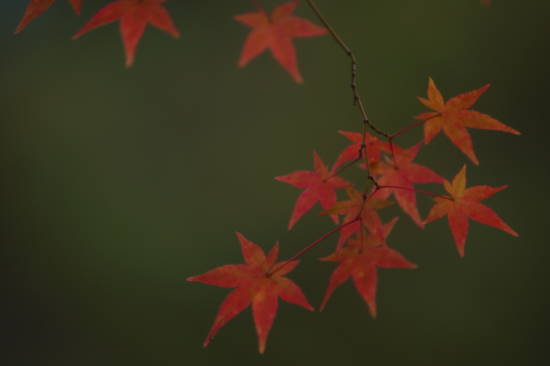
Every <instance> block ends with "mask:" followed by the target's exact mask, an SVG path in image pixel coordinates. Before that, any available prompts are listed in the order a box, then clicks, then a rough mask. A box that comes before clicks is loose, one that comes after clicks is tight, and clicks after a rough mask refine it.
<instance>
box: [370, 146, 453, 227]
mask: <svg viewBox="0 0 550 366" xmlns="http://www.w3.org/2000/svg"><path fill="white" fill-rule="evenodd" d="M421 146H422V143H418V144H416V145H414V146H413V147H411V148H409V149H403V148H400V147H399V146H397V145H395V144H394V155H393V157H394V158H393V161H392V160H390V159H387V160H386V162H385V163H380V164H379V165H378V169H377V173H379V174H380V175H381V176H380V178H377V182H378V184H379V185H380V186H381V187H382V189H380V190H379V191H378V192H376V197H377V198H379V199H387V198H388V197H389V196H390V195H391V194H393V195H394V196H395V199H396V200H397V203H398V204H399V207H401V209H402V210H403V211H404V212H405V213H406V214H407V215H409V216H410V217H411V218H412V219H413V221H414V222H415V223H416V224H417V225H418V226H420V227H424V224H423V222H422V219H420V214H419V213H418V208H417V206H416V192H415V188H414V183H433V182H436V183H442V182H443V181H444V179H443V178H442V177H440V176H439V175H438V174H437V173H435V172H433V171H432V170H431V169H429V168H427V167H425V166H423V165H420V164H416V163H413V162H412V161H413V160H414V158H415V157H416V155H417V154H418V152H419V151H420V147H421ZM384 186H389V187H390V188H384ZM392 186H394V187H400V188H391V187H392Z"/></svg>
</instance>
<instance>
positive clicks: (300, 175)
mask: <svg viewBox="0 0 550 366" xmlns="http://www.w3.org/2000/svg"><path fill="white" fill-rule="evenodd" d="M313 166H314V170H315V171H309V170H299V171H297V172H294V173H290V174H288V175H282V176H279V177H275V179H277V180H278V181H280V182H284V183H288V184H290V185H293V186H295V187H298V188H300V189H303V190H304V191H303V192H302V193H301V194H300V196H299V197H298V199H297V200H296V204H295V205H294V210H293V211H292V215H291V217H290V221H289V223H288V229H289V230H290V229H292V227H293V226H294V224H296V222H297V221H298V220H299V219H300V218H301V217H302V216H303V215H304V214H305V213H306V212H308V211H309V210H310V209H311V208H312V207H313V205H315V203H317V202H320V203H321V207H323V209H325V210H328V209H329V208H331V207H332V206H334V204H336V191H335V189H337V188H345V187H348V186H351V184H350V183H349V182H348V181H346V180H345V179H343V178H340V177H338V176H336V175H334V172H333V171H329V170H328V168H327V166H326V165H325V164H324V163H323V161H322V160H321V158H320V157H319V155H318V154H317V153H316V152H314V153H313ZM331 218H332V221H334V223H338V216H337V215H331Z"/></svg>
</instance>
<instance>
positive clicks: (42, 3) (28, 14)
mask: <svg viewBox="0 0 550 366" xmlns="http://www.w3.org/2000/svg"><path fill="white" fill-rule="evenodd" d="M54 2H55V0H31V1H30V2H29V5H27V8H26V9H25V13H24V14H23V19H21V22H19V25H18V26H17V29H16V30H15V34H17V33H19V32H21V31H22V30H23V29H25V27H27V25H28V24H29V23H30V22H31V21H32V20H33V19H34V18H36V17H37V16H39V15H40V14H42V13H43V12H45V11H46V10H48V9H49V8H50V6H52V4H53V3H54ZM69 2H70V3H71V5H72V6H73V9H74V12H75V13H77V14H80V8H81V6H82V0H69Z"/></svg>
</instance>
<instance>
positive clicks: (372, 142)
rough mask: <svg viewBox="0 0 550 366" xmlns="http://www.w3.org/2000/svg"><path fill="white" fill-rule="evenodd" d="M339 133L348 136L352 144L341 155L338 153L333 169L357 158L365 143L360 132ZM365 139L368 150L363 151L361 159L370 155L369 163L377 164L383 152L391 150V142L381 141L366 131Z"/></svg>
mask: <svg viewBox="0 0 550 366" xmlns="http://www.w3.org/2000/svg"><path fill="white" fill-rule="evenodd" d="M338 133H340V134H341V135H343V136H345V137H347V138H348V139H349V140H350V141H351V142H352V144H351V145H349V146H348V147H346V148H345V149H344V150H343V151H342V152H341V153H340V155H338V158H337V159H336V162H335V163H334V165H333V168H332V169H333V170H337V169H338V168H339V167H340V166H341V165H342V164H345V163H347V162H350V161H354V160H356V159H357V158H358V157H359V150H360V149H361V144H362V143H363V136H362V135H361V134H360V133H359V132H348V131H338ZM364 140H365V145H366V151H365V150H363V151H362V154H361V155H362V156H361V159H365V156H366V157H368V160H369V165H373V164H376V163H377V162H378V161H379V160H380V157H381V155H382V152H386V153H389V152H390V148H389V144H388V143H387V142H385V141H381V140H380V139H378V138H376V137H375V136H373V135H371V134H370V133H368V132H365V139H364Z"/></svg>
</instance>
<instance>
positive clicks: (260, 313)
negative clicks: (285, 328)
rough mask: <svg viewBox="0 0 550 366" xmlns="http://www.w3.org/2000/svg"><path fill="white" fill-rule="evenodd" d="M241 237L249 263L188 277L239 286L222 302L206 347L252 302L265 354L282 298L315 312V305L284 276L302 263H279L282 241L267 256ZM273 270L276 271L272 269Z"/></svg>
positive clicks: (261, 346)
mask: <svg viewBox="0 0 550 366" xmlns="http://www.w3.org/2000/svg"><path fill="white" fill-rule="evenodd" d="M237 237H238V238H239V242H240V243H241V250H242V253H243V257H244V260H245V262H246V263H245V264H229V265H225V266H221V267H218V268H215V269H213V270H211V271H209V272H206V273H204V274H201V275H198V276H194V277H189V278H188V279H187V280H188V281H194V282H202V283H206V284H208V285H215V286H220V287H228V288H235V290H233V291H232V292H231V293H230V294H229V295H228V296H227V297H226V298H225V300H224V301H223V302H222V304H221V305H220V310H219V311H218V315H216V319H215V320H214V324H213V325H212V328H211V329H210V331H209V332H208V335H207V336H206V339H205V340H204V343H203V345H204V346H205V347H206V346H207V345H208V343H210V341H211V340H212V338H213V337H214V336H215V335H216V333H217V332H218V331H219V330H220V328H221V327H223V326H224V325H225V324H226V323H227V322H229V321H230V320H231V319H232V318H233V317H235V316H236V315H237V314H239V313H240V312H241V311H243V310H244V309H246V308H247V307H248V306H249V305H252V315H253V317H254V324H255V325H256V333H257V335H258V341H259V349H260V353H264V351H265V345H266V341H267V336H268V334H269V331H270V330H271V326H272V325H273V321H274V320H275V316H276V314H277V307H278V298H279V297H280V298H281V299H283V300H284V301H286V302H289V303H291V304H296V305H300V306H302V307H304V308H306V309H308V310H311V311H312V310H313V307H312V306H311V305H310V304H309V303H308V301H307V299H306V297H305V296H304V294H303V293H302V290H301V289H300V288H299V287H298V286H297V285H296V284H295V283H294V282H292V281H291V280H289V279H288V278H286V277H283V276H284V275H286V274H287V273H289V272H290V271H292V270H293V269H294V267H296V265H298V261H291V262H281V263H276V262H277V256H278V254H279V245H278V244H275V246H273V248H272V249H271V251H270V252H269V254H268V255H267V256H266V255H265V253H264V251H263V250H262V248H260V247H259V246H258V245H257V244H254V243H253V242H251V241H250V240H248V239H246V238H245V237H244V236H243V235H242V234H240V233H237ZM283 263H284V264H283ZM276 268H278V269H276ZM273 269H276V271H275V272H272V271H273Z"/></svg>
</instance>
